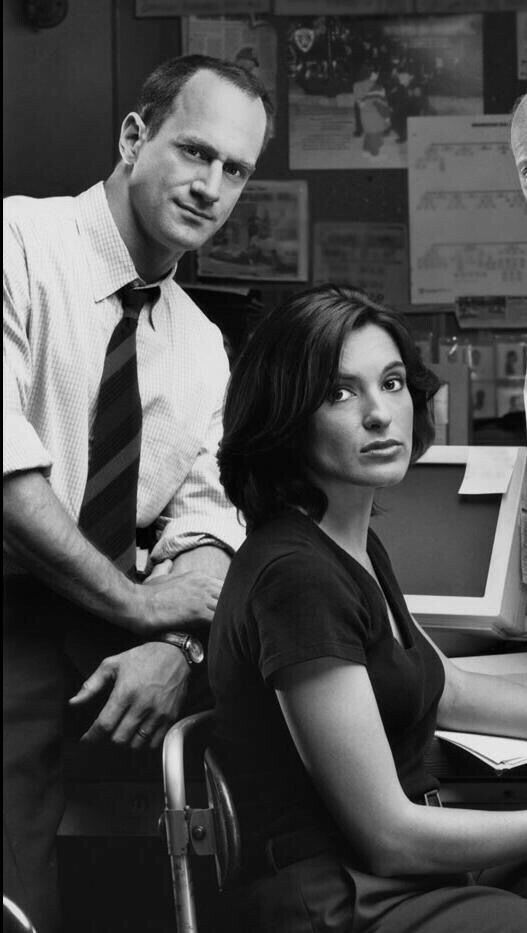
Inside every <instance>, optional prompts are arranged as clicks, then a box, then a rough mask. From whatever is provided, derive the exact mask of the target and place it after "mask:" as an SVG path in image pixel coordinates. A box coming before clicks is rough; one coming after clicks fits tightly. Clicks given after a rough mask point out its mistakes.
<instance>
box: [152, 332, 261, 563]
mask: <svg viewBox="0 0 527 933" xmlns="http://www.w3.org/2000/svg"><path fill="white" fill-rule="evenodd" d="M220 339H221V338H220ZM217 373H218V375H217V391H216V396H215V403H214V410H213V412H212V415H211V417H210V420H209V424H208V430H207V433H206V437H205V438H204V440H203V444H202V446H201V448H200V450H199V453H198V455H197V457H196V459H195V460H194V463H193V464H192V466H191V468H190V470H189V472H188V473H187V475H186V477H185V479H184V481H183V482H182V484H181V486H180V487H179V489H178V490H177V491H176V493H175V495H174V497H173V498H172V500H171V502H170V503H169V504H168V506H167V507H166V508H165V509H164V511H163V514H162V515H161V516H160V518H159V519H158V520H157V522H156V526H157V529H158V530H159V531H160V532H161V534H160V537H159V540H158V542H157V544H156V545H155V547H154V549H153V550H152V555H151V558H152V560H153V562H154V563H159V562H160V561H163V560H166V558H171V559H173V558H174V557H177V556H178V554H182V553H183V552H184V551H189V550H191V549H192V548H195V547H199V546H201V545H203V544H217V545H218V546H219V547H222V548H224V549H225V550H227V551H228V552H229V553H233V552H234V551H236V550H237V549H238V548H239V547H240V545H241V543H242V541H243V540H244V538H245V527H244V525H243V524H242V521H241V518H240V519H238V515H237V512H236V509H235V508H234V506H233V505H232V504H231V502H230V501H229V500H228V499H227V496H226V495H225V492H224V490H223V486H222V485H221V483H220V477H219V468H218V463H217V459H216V456H217V451H218V445H219V443H220V440H221V436H222V411H223V399H224V394H225V389H226V385H227V380H228V376H229V367H228V361H227V357H226V355H225V353H224V351H223V348H221V359H220V360H219V365H218V368H217Z"/></svg>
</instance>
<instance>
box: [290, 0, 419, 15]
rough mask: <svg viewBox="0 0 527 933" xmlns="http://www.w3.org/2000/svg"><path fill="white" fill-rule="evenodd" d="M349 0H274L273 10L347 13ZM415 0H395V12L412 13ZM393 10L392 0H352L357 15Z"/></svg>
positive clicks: (298, 12) (302, 12)
mask: <svg viewBox="0 0 527 933" xmlns="http://www.w3.org/2000/svg"><path fill="white" fill-rule="evenodd" d="M350 6H351V4H350V0H274V11H275V13H276V14H277V15H278V16H286V15H287V14H293V13H296V14H300V15H304V14H305V13H314V14H315V15H317V14H319V13H321V12H322V11H323V12H324V13H325V14H326V15H328V14H330V13H349V12H350ZM414 6H415V0H397V6H396V9H395V12H396V13H413V12H415V11H414ZM393 12H394V2H393V0H353V13H354V15H355V16H358V15H359V14H361V13H367V14H368V15H369V16H371V15H372V14H373V13H392V14H393Z"/></svg>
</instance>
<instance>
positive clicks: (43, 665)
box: [3, 577, 210, 933]
mask: <svg viewBox="0 0 527 933" xmlns="http://www.w3.org/2000/svg"><path fill="white" fill-rule="evenodd" d="M137 643H138V642H137V640H136V639H135V638H134V637H133V636H131V635H130V634H129V633H127V632H126V631H125V630H124V629H120V628H117V627H116V626H113V625H109V624H108V623H106V622H104V621H102V620H100V619H98V618H96V617H95V616H91V615H90V614H88V613H83V612H82V611H81V610H80V609H79V608H78V607H76V606H74V605H73V604H71V603H69V602H68V601H66V600H64V599H62V598H60V597H58V596H57V595H55V594H53V593H52V592H51V591H49V590H48V589H47V588H46V587H44V586H41V585H40V584H38V583H36V582H35V581H31V580H30V578H28V577H25V578H22V579H17V578H11V579H9V580H8V581H6V583H5V586H4V658H3V666H4V825H3V849H4V852H3V855H4V893H5V894H6V895H7V896H8V897H10V898H11V899H12V900H14V901H15V902H16V903H17V904H18V905H19V906H20V907H21V908H22V909H23V910H24V911H25V912H26V913H27V914H28V916H29V917H30V918H31V920H32V922H33V923H34V925H35V927H36V929H37V931H38V933H58V931H60V930H61V920H60V907H59V904H60V901H59V891H58V876H57V856H56V833H57V829H58V827H59V824H60V821H61V819H62V815H63V813H64V806H65V799H64V779H63V752H64V738H65V734H67V735H68V736H69V737H77V738H78V737H80V735H82V734H83V732H84V731H85V730H86V729H87V728H88V726H89V724H90V723H91V722H92V721H93V719H94V718H95V717H96V716H97V714H98V712H99V710H100V708H101V707H102V705H103V703H104V701H105V699H106V698H101V699H98V700H97V703H96V704H94V705H92V706H91V708H90V709H86V710H83V711H82V713H75V714H72V713H70V712H69V711H66V710H67V707H66V700H67V698H68V697H70V696H72V695H73V694H74V693H75V692H76V691H77V689H78V688H79V687H80V685H81V683H82V682H83V681H84V680H85V679H86V677H87V676H88V675H89V674H91V673H92V672H93V670H95V668H96V667H97V666H98V664H99V663H100V662H101V661H102V660H103V658H104V657H108V656H109V655H113V654H118V653H120V652H122V651H125V650H127V649H128V648H131V647H133V646H134V645H135V644H137ZM198 687H199V691H200V695H199V697H197V692H198ZM207 697H210V695H209V694H207V686H206V684H203V683H199V684H197V685H196V687H195V688H193V687H192V683H191V690H190V696H189V701H188V709H185V713H187V712H190V711H194V709H196V708H199V707H201V708H204V707H205V706H207V705H210V702H207V701H206V698H207ZM123 754H124V755H126V754H133V755H137V754H143V755H150V756H154V755H155V756H156V758H158V759H159V762H158V768H159V771H158V773H159V780H160V781H161V780H162V771H161V757H160V754H159V752H155V753H154V752H144V753H137V752H130V750H128V749H124V750H123ZM155 771H156V772H157V768H156V769H155Z"/></svg>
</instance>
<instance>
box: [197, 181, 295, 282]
mask: <svg viewBox="0 0 527 933" xmlns="http://www.w3.org/2000/svg"><path fill="white" fill-rule="evenodd" d="M307 235H308V220H307V182H306V181H303V180H302V181H250V182H249V183H248V184H247V186H246V187H245V189H244V191H243V193H242V196H241V198H240V200H239V201H238V203H237V205H236V207H235V208H234V210H233V212H232V214H231V216H230V218H229V220H228V221H227V223H226V224H225V225H224V226H223V227H222V228H221V230H218V232H217V233H216V235H215V236H214V237H213V238H212V240H210V241H209V242H208V243H206V244H205V246H203V247H202V249H201V250H199V252H198V275H200V276H205V277H219V278H234V279H255V280H256V281H297V282H303V281H305V280H306V279H307Z"/></svg>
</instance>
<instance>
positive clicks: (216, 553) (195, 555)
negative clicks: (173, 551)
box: [170, 544, 231, 580]
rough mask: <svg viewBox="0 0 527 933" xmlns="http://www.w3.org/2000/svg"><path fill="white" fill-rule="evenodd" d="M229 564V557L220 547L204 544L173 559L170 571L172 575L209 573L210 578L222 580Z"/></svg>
mask: <svg viewBox="0 0 527 933" xmlns="http://www.w3.org/2000/svg"><path fill="white" fill-rule="evenodd" d="M230 562H231V558H230V555H229V554H228V553H227V551H225V550H223V548H221V547H214V545H211V544H210V545H209V544H204V545H202V546H201V547H196V548H193V549H192V550H191V551H184V552H183V553H182V554H180V555H179V556H178V557H176V558H175V560H174V562H173V564H172V568H171V570H170V572H171V573H173V574H180V573H186V572H187V571H188V570H196V571H201V572H202V573H210V574H211V576H213V577H217V578H218V579H220V580H224V579H225V576H226V574H227V571H228V569H229V565H230Z"/></svg>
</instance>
